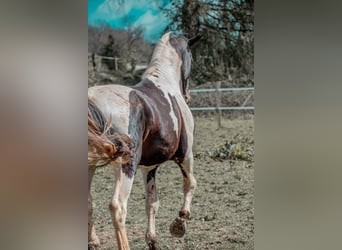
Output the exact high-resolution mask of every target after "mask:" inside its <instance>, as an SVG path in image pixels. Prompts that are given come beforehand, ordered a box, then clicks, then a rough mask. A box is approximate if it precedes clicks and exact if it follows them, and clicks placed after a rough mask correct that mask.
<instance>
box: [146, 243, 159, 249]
mask: <svg viewBox="0 0 342 250" xmlns="http://www.w3.org/2000/svg"><path fill="white" fill-rule="evenodd" d="M148 249H149V250H160V247H159V246H158V243H157V242H154V243H149V244H148Z"/></svg>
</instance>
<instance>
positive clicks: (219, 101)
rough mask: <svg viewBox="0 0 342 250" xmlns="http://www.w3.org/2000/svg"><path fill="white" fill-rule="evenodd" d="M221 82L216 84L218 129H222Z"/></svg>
mask: <svg viewBox="0 0 342 250" xmlns="http://www.w3.org/2000/svg"><path fill="white" fill-rule="evenodd" d="M220 88H221V81H217V82H216V114H217V127H218V129H220V128H221V110H220V109H219V107H221V92H220Z"/></svg>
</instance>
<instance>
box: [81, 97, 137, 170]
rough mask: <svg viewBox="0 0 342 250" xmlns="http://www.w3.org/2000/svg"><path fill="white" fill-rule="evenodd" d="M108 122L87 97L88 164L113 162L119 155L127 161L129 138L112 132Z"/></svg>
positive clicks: (123, 160)
mask: <svg viewBox="0 0 342 250" xmlns="http://www.w3.org/2000/svg"><path fill="white" fill-rule="evenodd" d="M110 123H111V121H105V119H104V116H103V115H102V113H101V111H100V110H99V109H98V108H97V106H96V105H95V103H94V102H93V101H92V100H91V99H89V97H88V165H94V164H96V163H97V162H101V164H107V163H110V162H115V161H117V160H118V158H119V157H121V161H122V162H123V163H125V162H127V161H128V159H129V153H130V146H129V145H130V141H131V139H130V138H129V137H128V136H126V135H121V134H118V133H114V132H113V129H112V128H111V127H110V126H109V124H110Z"/></svg>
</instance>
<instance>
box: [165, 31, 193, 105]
mask: <svg viewBox="0 0 342 250" xmlns="http://www.w3.org/2000/svg"><path fill="white" fill-rule="evenodd" d="M170 44H171V45H172V47H173V48H174V49H175V50H176V52H177V54H178V56H179V58H180V59H181V60H182V66H181V82H180V88H181V91H182V94H183V96H184V98H185V100H186V101H187V102H189V101H190V95H189V94H188V87H189V76H190V71H191V60H192V55H191V51H190V48H189V46H188V42H187V40H186V39H185V38H184V37H172V36H171V37H170Z"/></svg>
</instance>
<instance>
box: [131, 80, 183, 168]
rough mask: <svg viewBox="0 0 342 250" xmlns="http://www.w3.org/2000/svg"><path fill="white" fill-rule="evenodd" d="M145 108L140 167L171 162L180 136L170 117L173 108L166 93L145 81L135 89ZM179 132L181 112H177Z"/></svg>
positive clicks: (150, 82)
mask: <svg viewBox="0 0 342 250" xmlns="http://www.w3.org/2000/svg"><path fill="white" fill-rule="evenodd" d="M133 88H134V89H135V90H136V91H137V94H138V95H139V99H140V101H141V103H142V105H143V106H144V117H145V121H144V125H145V128H146V129H145V132H144V135H143V137H142V139H143V143H142V157H141V160H140V165H145V166H152V165H158V164H160V163H163V162H165V161H167V160H170V159H171V158H172V157H173V155H174V154H175V152H176V151H177V148H178V142H179V139H178V137H179V135H178V134H176V132H175V131H174V128H173V126H174V124H173V121H172V118H171V117H170V111H171V108H172V107H171V106H170V103H169V101H168V100H167V97H166V96H165V95H164V93H163V92H162V91H161V90H160V89H159V88H158V87H156V85H155V84H154V83H153V82H152V81H150V80H148V79H144V80H142V81H141V82H140V83H139V84H137V85H136V86H135V87H133ZM175 115H176V117H177V120H178V121H177V122H178V124H177V126H178V130H179V129H180V126H181V121H180V115H179V111H178V110H176V111H175Z"/></svg>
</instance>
